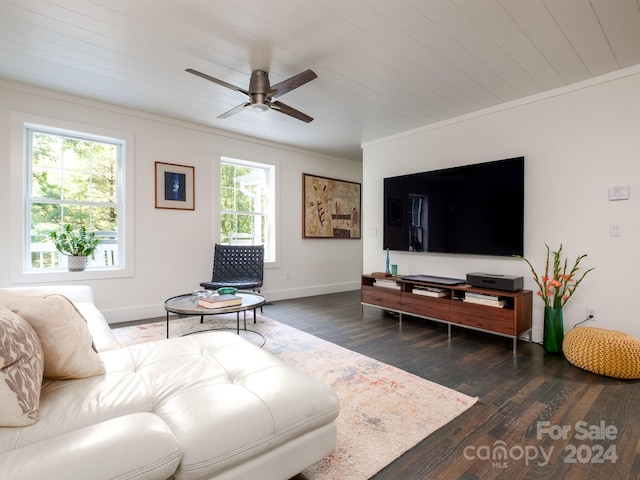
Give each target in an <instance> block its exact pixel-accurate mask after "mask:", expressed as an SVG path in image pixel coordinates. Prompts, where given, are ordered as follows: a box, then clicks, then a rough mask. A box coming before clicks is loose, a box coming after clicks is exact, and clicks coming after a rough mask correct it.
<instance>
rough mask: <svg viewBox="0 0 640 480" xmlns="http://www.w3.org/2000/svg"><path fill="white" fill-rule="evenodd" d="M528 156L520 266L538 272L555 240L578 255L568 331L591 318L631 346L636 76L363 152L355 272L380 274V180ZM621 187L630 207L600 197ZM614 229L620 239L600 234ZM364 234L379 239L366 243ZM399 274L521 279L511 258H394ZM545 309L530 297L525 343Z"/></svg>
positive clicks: (636, 262) (635, 72) (639, 72)
mask: <svg viewBox="0 0 640 480" xmlns="http://www.w3.org/2000/svg"><path fill="white" fill-rule="evenodd" d="M521 155H524V156H525V192H526V193H525V247H524V253H525V257H527V258H528V259H530V260H531V261H532V262H533V264H534V266H536V267H537V268H538V270H542V269H543V268H544V259H545V246H544V245H545V243H547V244H549V246H550V247H552V249H555V248H557V247H558V246H559V244H560V243H561V242H562V243H563V244H564V248H565V251H566V254H567V255H568V257H569V260H570V262H571V263H572V262H573V261H574V259H575V258H576V256H577V255H579V254H582V253H587V254H588V257H587V258H586V259H585V260H584V261H583V263H582V265H583V266H584V267H591V266H594V267H596V269H595V270H594V271H593V272H591V273H590V274H589V275H588V276H587V277H586V279H585V280H584V282H583V283H582V284H581V285H580V287H579V288H578V290H577V291H576V293H575V294H574V295H573V297H572V298H571V299H570V300H569V302H568V303H567V305H566V308H565V329H567V330H568V329H570V328H572V327H573V325H574V324H576V323H578V322H580V321H582V320H583V319H584V318H585V317H586V307H587V306H589V307H594V308H596V310H597V321H596V323H592V322H589V323H588V324H589V325H591V326H599V327H602V328H611V329H616V330H620V331H623V332H627V333H629V334H632V335H634V336H636V337H640V314H638V313H637V311H636V310H637V305H636V302H637V301H638V298H639V295H638V292H639V289H638V286H637V285H636V282H638V276H639V274H640V248H639V247H640V242H639V240H640V215H639V214H640V209H639V208H638V207H639V204H640V189H639V188H638V187H639V182H638V177H639V175H640V68H639V67H634V68H631V69H626V70H624V71H622V72H620V73H618V74H616V75H609V76H605V77H600V78H598V79H596V80H595V81H590V82H587V83H582V84H579V85H576V86H573V87H571V88H566V89H564V90H559V91H555V92H552V93H551V94H546V95H541V96H537V97H531V98H529V99H526V100H525V101H520V102H514V103H511V104H507V105H503V106H501V107H499V108H494V109H488V110H485V111H483V112H480V113H478V114H474V115H469V116H466V117H461V118H458V119H455V120H454V121H449V122H443V123H440V124H438V125H434V126H430V127H428V128H423V129H420V130H415V131H412V132H407V133H406V134H403V135H398V136H395V137H392V138H387V139H383V140H380V141H376V142H371V143H368V144H366V145H364V162H363V203H364V205H366V206H367V208H366V209H364V211H363V235H364V265H363V267H364V271H365V272H371V271H381V270H383V269H384V264H385V252H384V251H383V245H382V231H383V224H382V221H383V213H382V212H383V202H382V196H383V184H382V180H383V178H384V177H387V176H393V175H401V174H406V173H413V172H419V171H426V170H432V169H438V168H443V167H449V166H455V165H463V164H470V163H478V162H483V161H491V160H499V159H503V158H510V157H516V156H521ZM616 185H629V186H630V192H631V195H630V199H629V200H626V201H616V202H612V201H609V200H608V188H609V187H610V186H616ZM611 223H619V224H620V226H621V232H622V236H621V237H610V236H609V225H610V224H611ZM373 229H376V230H377V235H376V236H374V234H373ZM391 263H397V264H398V265H399V273H400V274H418V273H424V274H434V275H443V276H451V277H457V278H465V275H466V273H468V272H475V271H479V272H495V273H503V274H510V275H522V276H524V277H525V288H528V289H531V290H534V291H536V290H537V289H536V287H535V284H534V283H533V280H532V277H531V274H530V272H529V270H528V267H527V266H526V264H525V263H524V262H522V261H520V260H518V259H512V258H498V257H481V256H469V255H460V256H455V255H444V254H426V253H409V252H406V253H400V252H392V253H391ZM542 317H543V303H542V301H541V300H540V299H538V298H537V297H536V298H534V307H533V323H534V338H537V339H539V338H540V337H541V328H542Z"/></svg>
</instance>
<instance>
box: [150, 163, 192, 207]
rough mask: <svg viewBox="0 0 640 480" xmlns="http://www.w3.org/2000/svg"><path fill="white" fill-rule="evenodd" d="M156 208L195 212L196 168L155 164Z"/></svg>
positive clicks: (171, 164)
mask: <svg viewBox="0 0 640 480" xmlns="http://www.w3.org/2000/svg"><path fill="white" fill-rule="evenodd" d="M155 167H156V188H155V190H156V208H169V209H177V210H195V195H194V193H195V192H194V175H195V172H194V171H195V168H194V167H190V166H188V165H175V164H173V163H163V162H155Z"/></svg>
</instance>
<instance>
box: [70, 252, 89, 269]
mask: <svg viewBox="0 0 640 480" xmlns="http://www.w3.org/2000/svg"><path fill="white" fill-rule="evenodd" d="M86 266H87V257H78V256H75V255H69V256H67V267H68V268H69V271H70V272H82V271H83V270H84V269H85V268H86Z"/></svg>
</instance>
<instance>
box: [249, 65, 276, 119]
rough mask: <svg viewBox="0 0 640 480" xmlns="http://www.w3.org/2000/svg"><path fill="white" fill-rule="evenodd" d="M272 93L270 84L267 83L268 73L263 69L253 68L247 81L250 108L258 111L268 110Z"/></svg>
mask: <svg viewBox="0 0 640 480" xmlns="http://www.w3.org/2000/svg"><path fill="white" fill-rule="evenodd" d="M274 93H275V92H272V91H271V85H270V84H269V74H268V73H267V72H265V71H263V70H255V71H254V72H253V73H252V74H251V80H250V81H249V95H250V96H251V108H252V109H253V110H259V111H265V110H268V109H269V107H268V104H269V102H270V101H271V96H272V95H273V94H274Z"/></svg>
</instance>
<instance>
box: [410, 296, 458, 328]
mask: <svg viewBox="0 0 640 480" xmlns="http://www.w3.org/2000/svg"><path fill="white" fill-rule="evenodd" d="M401 299H402V301H401V304H402V311H403V312H407V313H409V314H411V313H413V314H415V315H421V316H423V317H429V318H437V319H439V320H445V321H447V320H449V305H450V304H451V300H450V299H449V298H446V297H425V296H424V295H416V294H415V293H407V292H403V293H402V296H401Z"/></svg>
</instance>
